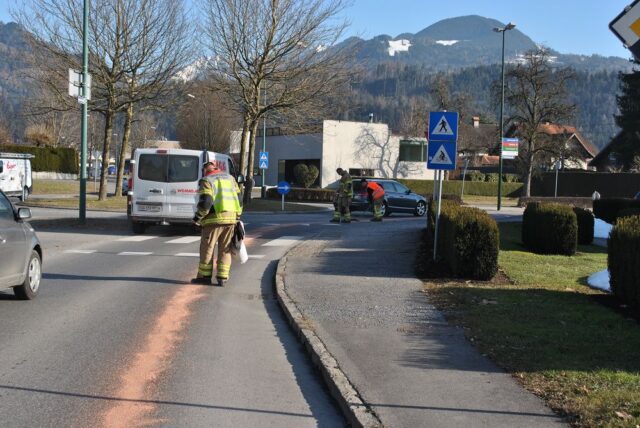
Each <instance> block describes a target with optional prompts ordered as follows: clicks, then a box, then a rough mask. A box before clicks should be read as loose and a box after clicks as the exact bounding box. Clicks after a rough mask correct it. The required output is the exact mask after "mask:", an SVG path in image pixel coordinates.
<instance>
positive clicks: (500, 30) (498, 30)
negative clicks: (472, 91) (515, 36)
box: [493, 22, 516, 211]
mask: <svg viewBox="0 0 640 428" xmlns="http://www.w3.org/2000/svg"><path fill="white" fill-rule="evenodd" d="M514 28H516V25H515V24H513V23H511V22H510V23H508V24H507V25H505V26H504V27H502V28H500V27H497V28H494V29H493V31H495V32H496V33H502V98H501V100H500V163H499V168H498V211H500V208H501V205H502V139H503V138H504V39H505V36H504V35H505V33H506V32H507V31H509V30H513V29H514Z"/></svg>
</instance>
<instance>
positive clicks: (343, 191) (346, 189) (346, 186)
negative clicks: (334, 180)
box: [337, 171, 353, 198]
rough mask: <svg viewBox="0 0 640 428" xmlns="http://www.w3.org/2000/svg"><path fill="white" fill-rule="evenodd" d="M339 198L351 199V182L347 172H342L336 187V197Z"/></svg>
mask: <svg viewBox="0 0 640 428" xmlns="http://www.w3.org/2000/svg"><path fill="white" fill-rule="evenodd" d="M337 196H338V197H339V198H340V197H346V198H353V180H352V179H351V175H349V173H348V172H346V171H345V172H343V173H342V177H341V178H340V185H339V187H338V195H337Z"/></svg>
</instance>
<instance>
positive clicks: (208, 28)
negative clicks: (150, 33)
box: [204, 0, 350, 176]
mask: <svg viewBox="0 0 640 428" xmlns="http://www.w3.org/2000/svg"><path fill="white" fill-rule="evenodd" d="M346 1H347V0H204V3H205V9H206V23H205V26H204V32H205V33H206V35H207V40H206V43H207V45H208V46H209V48H210V50H211V52H212V53H213V55H214V56H215V58H216V60H217V62H218V65H217V69H216V70H215V71H214V73H213V78H214V83H215V84H214V87H215V89H217V90H220V91H223V92H225V93H226V94H227V95H228V96H229V97H230V98H231V99H232V100H233V103H234V105H235V106H236V109H237V111H238V112H239V113H240V115H241V117H242V124H243V125H242V137H241V149H240V150H241V152H240V166H241V171H246V172H247V175H248V176H252V175H253V164H254V162H253V153H254V147H255V137H256V133H257V127H258V124H259V121H260V118H261V117H262V116H263V115H265V114H267V113H269V112H272V111H279V112H280V113H281V114H283V112H285V111H286V112H288V113H290V115H291V116H295V114H296V113H297V112H300V111H302V110H306V111H309V110H310V109H313V110H315V111H316V115H318V114H320V112H321V111H322V110H323V109H325V108H327V107H328V106H327V101H328V95H329V94H331V93H332V92H333V91H334V90H335V88H336V87H337V86H340V85H341V84H343V83H344V82H346V81H348V78H349V76H350V71H349V70H348V68H347V67H346V62H345V52H344V51H341V50H337V49H335V48H331V47H332V46H333V45H334V44H335V43H336V41H337V40H339V39H340V37H341V36H342V34H343V32H344V29H345V28H346V23H345V22H343V21H340V20H339V18H338V15H339V13H340V12H341V11H342V10H343V9H344V7H345V5H346ZM265 93H266V95H265ZM303 107H305V108H304V109H303Z"/></svg>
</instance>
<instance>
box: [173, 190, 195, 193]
mask: <svg viewBox="0 0 640 428" xmlns="http://www.w3.org/2000/svg"><path fill="white" fill-rule="evenodd" d="M176 192H178V193H197V192H198V189H178V190H176Z"/></svg>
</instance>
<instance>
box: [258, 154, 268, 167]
mask: <svg viewBox="0 0 640 428" xmlns="http://www.w3.org/2000/svg"><path fill="white" fill-rule="evenodd" d="M259 160H260V169H269V152H260V158H259Z"/></svg>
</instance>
